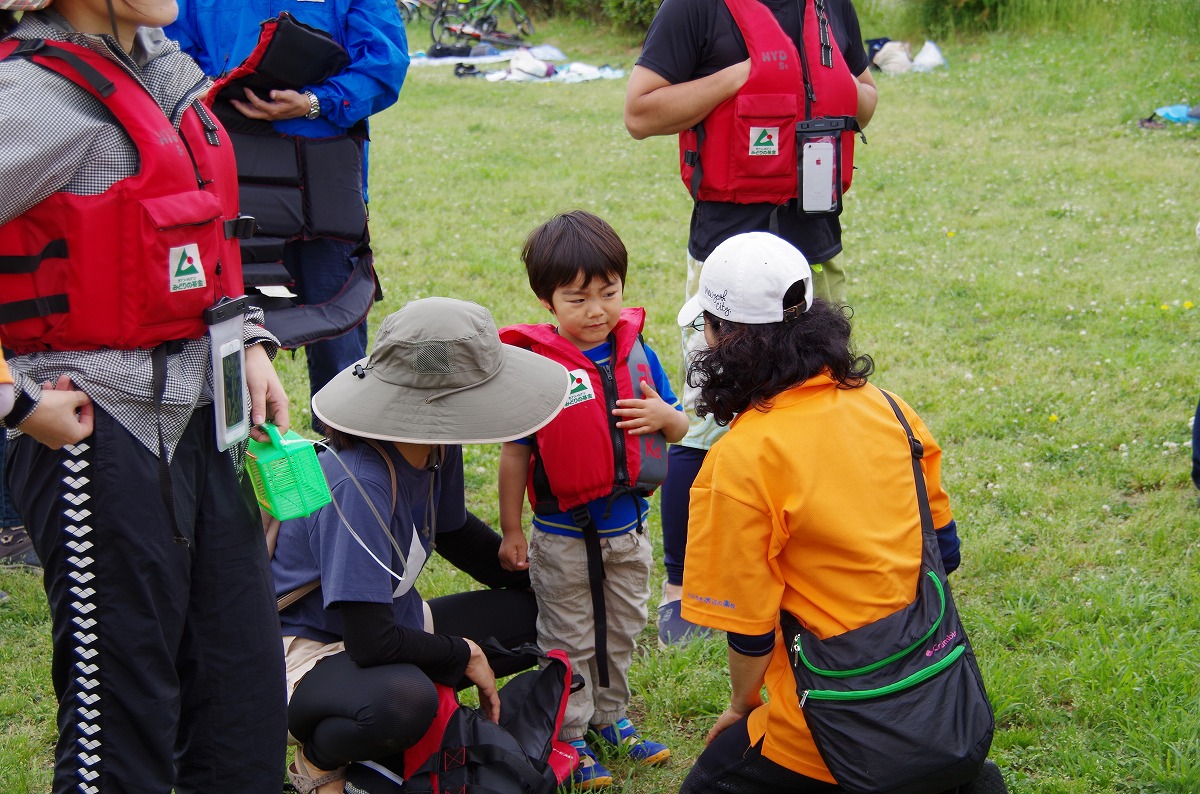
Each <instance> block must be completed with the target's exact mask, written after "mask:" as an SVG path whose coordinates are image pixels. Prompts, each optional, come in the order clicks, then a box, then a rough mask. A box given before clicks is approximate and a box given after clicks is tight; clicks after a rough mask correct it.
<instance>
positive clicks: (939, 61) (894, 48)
mask: <svg viewBox="0 0 1200 794" xmlns="http://www.w3.org/2000/svg"><path fill="white" fill-rule="evenodd" d="M867 56H868V57H869V58H870V59H871V60H870V63H871V66H872V67H874V68H876V69H878V70H879V71H881V72H883V73H884V74H904V73H905V72H932V71H933V70H934V69H936V68H938V67H939V66H945V65H946V59H945V57H943V56H942V51H941V49H940V48H939V47H938V45H936V44H934V43H933V42H932V41H926V42H925V45H924V46H923V47H921V51H920V52H918V53H917V54H916V56H915V57H914V56H913V54H912V45H911V44H909V43H908V42H907V41H892V40H891V39H889V38H878V39H867Z"/></svg>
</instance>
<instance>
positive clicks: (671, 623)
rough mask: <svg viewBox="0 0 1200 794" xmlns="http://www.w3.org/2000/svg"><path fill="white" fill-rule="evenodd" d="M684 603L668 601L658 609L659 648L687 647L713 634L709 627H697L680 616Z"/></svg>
mask: <svg viewBox="0 0 1200 794" xmlns="http://www.w3.org/2000/svg"><path fill="white" fill-rule="evenodd" d="M681 606H683V602H682V601H668V602H666V603H665V604H663V605H661V606H660V607H659V608H658V646H659V647H660V648H666V647H668V646H670V645H687V644H688V643H689V642H691V641H692V640H697V639H703V638H704V637H708V636H710V635H711V634H712V629H710V628H708V627H707V626H697V625H696V624H695V623H690V622H688V621H686V620H684V619H683V616H682V615H680V614H679V609H680V607H681Z"/></svg>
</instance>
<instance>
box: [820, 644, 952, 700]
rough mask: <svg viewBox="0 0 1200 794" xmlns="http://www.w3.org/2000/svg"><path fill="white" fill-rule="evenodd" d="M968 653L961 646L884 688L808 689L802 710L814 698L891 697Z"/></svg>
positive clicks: (938, 671)
mask: <svg viewBox="0 0 1200 794" xmlns="http://www.w3.org/2000/svg"><path fill="white" fill-rule="evenodd" d="M966 652H967V646H965V645H959V646H958V647H957V648H955V649H954V650H953V651H951V652H950V653H948V654H947V655H946V658H945V659H942V660H941V661H940V662H938V663H937V664H933V665H930V666H929V667H926V668H925V669H924V670H918V671H917V672H915V673H913V674H912V675H910V676H909V677H908V678H903V679H901V680H899V681H897V682H895V683H894V684H888V685H887V686H882V687H879V688H878V689H863V690H859V691H857V692H839V691H837V690H833V689H806V690H804V694H803V695H802V696H801V697H800V708H804V703H805V701H807V700H808V699H809V698H813V699H814V700H869V699H871V698H877V697H883V696H884V695H890V694H892V693H893V692H900V691H901V690H904V689H908V688H910V687H914V686H916V685H917V684H919V683H921V682H922V681H925V680H927V679H929V678H933V677H934V676H935V675H937V674H938V673H940V672H942V671H943V670H945V669H946V668H947V667H949V666H950V665H952V664H954V663H955V662H956V661H958V657H960V656H962V655H963V654H964V653H966Z"/></svg>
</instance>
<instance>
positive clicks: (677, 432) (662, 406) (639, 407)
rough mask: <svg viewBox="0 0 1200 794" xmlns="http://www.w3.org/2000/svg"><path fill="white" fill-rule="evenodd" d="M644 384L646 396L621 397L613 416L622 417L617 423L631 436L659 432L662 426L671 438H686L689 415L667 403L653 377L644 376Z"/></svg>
mask: <svg viewBox="0 0 1200 794" xmlns="http://www.w3.org/2000/svg"><path fill="white" fill-rule="evenodd" d="M640 385H641V387H642V394H643V395H645V399H641V400H617V407H616V408H615V409H613V416H616V417H619V418H622V419H621V421H619V422H617V427H619V428H621V429H622V430H624V431H625V432H627V433H629V435H631V436H641V435H645V434H646V433H657V432H658V431H660V430H661V431H663V435H665V436H666V437H667V440H668V441H671V442H675V441H678V440H679V439H681V438H683V435H684V433H686V432H687V429H688V423H687V416H686V415H684V413H683V412H682V411H677V410H675V409H674V408H672V407H671V406H670V405H667V403H666V401H665V400H663V398H662V397H660V396H659V395H658V392H656V391H655V390H654V386H653V385H651V383H650V381H648V380H643V381H641V384H640Z"/></svg>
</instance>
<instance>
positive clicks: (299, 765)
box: [287, 750, 346, 794]
mask: <svg viewBox="0 0 1200 794" xmlns="http://www.w3.org/2000/svg"><path fill="white" fill-rule="evenodd" d="M311 771H312V770H310V769H309V768H308V764H306V763H304V754H303V752H301V751H300V750H297V751H296V760H294V761H292V763H290V764H289V765H288V770H287V776H288V782H289V783H291V784H292V787H293V788H295V789H296V791H298V792H300V794H311V793H312V792H313V791H315V790H316V789H317V788H319V787H321V786H324V785H325V784H326V783H333V782H334V781H335V780H345V779H346V767H344V766H341V767H338V768H337V769H335V770H333V771H332V772H326V773H325V774H323V775H321V776H320V777H312V775H311Z"/></svg>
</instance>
